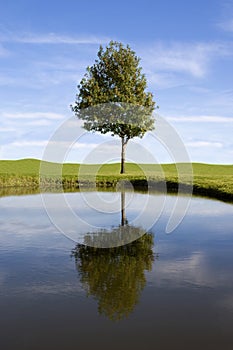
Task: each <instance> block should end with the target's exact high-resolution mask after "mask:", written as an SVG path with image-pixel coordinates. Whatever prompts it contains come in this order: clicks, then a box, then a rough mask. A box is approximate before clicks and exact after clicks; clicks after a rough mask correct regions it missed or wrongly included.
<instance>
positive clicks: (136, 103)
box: [72, 41, 155, 173]
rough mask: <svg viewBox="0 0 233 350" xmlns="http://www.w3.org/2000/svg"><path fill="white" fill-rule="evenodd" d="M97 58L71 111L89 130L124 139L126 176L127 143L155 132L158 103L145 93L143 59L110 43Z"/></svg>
mask: <svg viewBox="0 0 233 350" xmlns="http://www.w3.org/2000/svg"><path fill="white" fill-rule="evenodd" d="M97 56H98V58H97V59H96V60H95V63H94V64H93V65H92V66H90V67H87V71H86V74H85V75H84V77H83V79H82V80H81V82H80V84H79V85H78V94H77V95H76V101H75V104H74V105H73V106H72V110H73V111H74V112H75V114H76V116H77V117H79V118H80V119H82V120H84V128H85V129H86V130H88V131H98V132H101V133H103V134H105V133H108V132H110V133H111V134H112V135H113V136H116V135H117V136H119V137H120V138H121V141H122V154H121V156H122V157H121V159H122V167H121V172H122V173H123V172H124V160H125V149H126V145H127V143H128V141H129V140H130V139H132V138H133V137H143V136H144V134H145V133H146V132H147V131H149V130H153V128H154V117H153V116H152V112H153V110H154V108H155V102H154V101H153V95H152V93H151V92H147V91H146V89H147V81H146V78H145V75H144V74H142V68H141V67H140V66H139V62H140V58H139V57H137V56H136V54H135V52H134V51H133V50H132V49H131V48H130V47H129V45H127V46H124V45H123V44H122V43H118V42H114V41H111V42H110V43H109V45H107V46H106V48H105V49H104V48H103V47H102V46H100V48H99V51H98V54H97ZM90 107H91V108H90Z"/></svg>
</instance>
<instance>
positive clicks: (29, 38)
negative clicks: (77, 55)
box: [0, 33, 110, 45]
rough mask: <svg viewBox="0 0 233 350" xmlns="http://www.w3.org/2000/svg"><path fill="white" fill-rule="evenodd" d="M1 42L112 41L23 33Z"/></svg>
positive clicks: (72, 43) (66, 42)
mask: <svg viewBox="0 0 233 350" xmlns="http://www.w3.org/2000/svg"><path fill="white" fill-rule="evenodd" d="M0 41H1V42H16V43H22V44H68V45H77V44H104V43H107V42H109V41H110V39H109V38H107V37H98V36H94V35H90V36H85V37H84V36H83V37H75V36H66V35H60V34H56V33H47V34H34V33H23V34H7V35H1V36H0Z"/></svg>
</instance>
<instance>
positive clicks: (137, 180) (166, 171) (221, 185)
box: [0, 159, 233, 200]
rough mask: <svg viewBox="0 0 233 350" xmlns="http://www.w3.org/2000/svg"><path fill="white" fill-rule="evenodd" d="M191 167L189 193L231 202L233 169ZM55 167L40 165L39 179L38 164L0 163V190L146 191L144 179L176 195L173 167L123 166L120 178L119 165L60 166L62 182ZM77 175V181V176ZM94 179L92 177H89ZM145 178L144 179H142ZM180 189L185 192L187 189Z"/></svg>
mask: <svg viewBox="0 0 233 350" xmlns="http://www.w3.org/2000/svg"><path fill="white" fill-rule="evenodd" d="M179 166H180V165H179ZM192 166H193V173H194V178H193V192H194V194H199V195H205V196H210V197H214V198H219V199H222V200H233V165H208V164H199V163H194V164H192ZM57 169H58V165H57V164H55V163H44V167H43V170H44V173H45V174H46V175H43V176H42V177H41V179H40V178H39V172H40V161H39V160H36V159H23V160H18V161H0V187H1V188H9V187H24V188H25V187H34V188H36V187H38V186H39V183H40V180H41V182H42V183H43V185H44V186H45V187H59V186H61V184H62V185H63V186H64V187H66V188H71V187H78V186H80V185H90V184H91V182H92V181H93V180H94V181H96V184H97V186H99V187H114V186H116V184H117V182H118V181H119V180H122V179H127V180H130V181H131V183H132V184H133V186H134V187H135V188H142V189H146V187H147V181H145V180H146V177H147V178H149V179H150V180H152V182H153V184H155V185H156V188H157V189H159V187H160V185H161V186H163V185H164V180H166V185H167V188H168V190H169V191H172V192H176V191H177V189H178V174H177V169H176V166H175V164H164V165H162V166H160V165H152V164H146V165H141V166H138V165H136V164H126V171H127V174H124V175H120V174H119V170H120V165H119V164H108V165H104V166H101V167H100V166H99V165H84V166H82V167H81V168H80V165H78V164H64V165H63V167H62V180H61V178H59V177H58V176H56V175H55V174H56V173H57ZM183 169H184V171H183V170H182V166H181V171H180V173H181V177H182V183H184V184H186V186H187V187H188V186H189V183H188V179H186V180H185V166H184V167H183ZM79 170H81V175H80V177H79V180H78V172H79ZM96 173H97V176H96V177H95V176H94V177H93V174H96ZM145 174H146V177H145ZM186 186H184V190H185V188H187V187H186Z"/></svg>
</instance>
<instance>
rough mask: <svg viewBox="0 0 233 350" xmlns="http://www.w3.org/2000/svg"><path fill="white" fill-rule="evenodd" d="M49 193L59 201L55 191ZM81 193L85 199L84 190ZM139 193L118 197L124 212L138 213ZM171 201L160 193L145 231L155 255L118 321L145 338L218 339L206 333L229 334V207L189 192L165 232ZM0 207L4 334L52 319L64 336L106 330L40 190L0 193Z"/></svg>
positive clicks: (75, 204)
mask: <svg viewBox="0 0 233 350" xmlns="http://www.w3.org/2000/svg"><path fill="white" fill-rule="evenodd" d="M49 196H51V198H53V201H54V200H55V199H56V201H55V203H56V204H58V203H59V198H60V197H59V196H60V195H57V194H50V195H49ZM88 196H89V199H90V200H91V197H92V194H91V193H90V194H89V195H88ZM101 196H102V198H104V199H105V200H106V201H108V203H109V202H111V200H112V201H114V200H116V203H115V204H116V207H117V206H118V207H119V208H120V205H119V203H118V202H117V201H119V199H120V198H119V197H118V199H117V196H112V197H111V194H110V193H108V194H107V195H105V194H104V193H102V194H101ZM126 197H127V196H126ZM154 197H155V198H154V199H152V200H154V202H153V203H152V204H153V205H152V204H151V205H150V207H149V208H148V209H147V212H146V213H145V216H144V220H145V221H146V219H147V218H149V217H150V216H152V217H154V216H153V215H154V212H155V211H156V207H155V206H156V205H157V204H158V203H159V202H158V201H157V199H156V196H154ZM111 198H112V199H111ZM144 198H145V196H144V195H142V194H139V193H138V194H137V195H136V196H135V200H134V201H132V202H131V204H130V200H129V197H128V198H126V204H128V206H127V208H126V214H127V218H129V219H131V218H132V219H133V218H134V217H135V215H137V214H138V212H140V210H141V207H142V205H141V201H142V199H144ZM66 199H67V201H68V202H69V204H70V205H72V208H73V210H74V211H77V212H79V213H82V215H84V216H85V217H86V218H89V216H88V215H90V212H91V213H92V215H93V217H92V220H95V219H96V218H95V216H98V215H100V213H98V212H95V211H94V210H91V211H89V209H88V208H87V206H83V202H82V199H81V196H80V194H78V193H76V194H67V195H66ZM92 199H93V198H92ZM175 199H176V197H175V196H168V197H167V200H166V203H165V207H164V210H163V213H162V215H161V217H160V218H159V219H158V221H157V222H156V223H155V225H154V226H153V228H152V230H151V231H152V232H153V234H154V248H153V249H154V252H155V253H156V254H157V255H158V259H155V261H154V263H153V269H152V271H150V272H145V275H146V279H147V286H146V287H145V289H144V291H143V293H142V296H141V299H140V303H139V304H138V305H137V306H136V307H135V311H134V312H133V313H132V315H131V316H130V318H129V319H128V320H126V321H122V327H123V328H124V331H125V327H127V332H128V331H129V332H132V334H138V333H140V336H141V335H143V336H146V337H147V339H148V337H149V336H150V335H152V334H154V336H156V338H157V342H158V341H159V339H160V338H161V337H162V338H163V334H164V332H165V333H166V334H168V333H169V334H171V333H172V332H174V334H176V336H177V337H178V336H179V334H180V339H181V338H182V339H183V335H184V333H183V331H184V329H186V331H187V330H188V331H189V333H187V332H186V334H187V337H188V336H189V335H188V334H190V335H191V336H194V335H195V336H196V334H198V337H202V336H203V337H204V338H205V337H207V338H208V334H207V333H208V332H210V334H214V335H216V337H218V336H219V335H218V333H213V330H215V329H217V330H219V329H220V330H221V332H222V333H221V334H223V335H224V336H225V335H226V334H227V336H229V335H230V334H231V326H230V325H231V322H230V319H232V312H233V278H232V266H233V256H232V251H233V228H232V211H233V206H232V205H229V204H225V203H222V202H218V201H212V200H207V199H200V198H193V199H192V202H191V205H190V208H189V211H188V213H187V215H186V217H185V218H184V220H183V221H182V223H181V224H180V226H179V227H178V228H177V229H176V230H175V231H174V232H173V233H172V234H169V235H166V234H165V233H164V228H165V227H166V223H167V220H168V217H169V215H170V211H171V208H172V207H173V205H174V202H175ZM93 203H96V201H95V199H94V200H93ZM117 203H118V204H117ZM104 205H105V204H104ZM60 209H61V208H60ZM81 209H82V210H81ZM102 209H103V208H102ZM85 211H87V212H88V214H87V212H85ZM59 212H60V213H62V211H61V210H60V211H59ZM0 213H1V217H0V307H1V313H2V315H4V320H3V321H2V323H1V318H0V325H1V324H3V325H4V327H6V328H7V326H6V325H9V326H8V328H7V332H8V333H9V334H11V332H12V329H13V330H14V332H15V333H14V334H15V335H16V336H17V337H18V338H20V337H21V332H22V329H23V330H24V327H25V329H28V327H31V329H32V333H33V334H37V333H36V332H37V329H38V326H39V328H40V330H42V333H43V332H44V334H45V333H46V332H47V330H49V331H50V327H51V325H53V324H58V323H59V322H60V323H59V327H60V328H59V329H62V331H63V332H68V334H69V337H70V335H72V336H73V337H76V336H77V334H78V336H79V337H82V334H85V332H86V331H87V329H88V331H89V330H92V332H93V331H96V332H97V330H96V329H99V331H100V330H101V329H106V328H105V327H109V332H110V333H109V334H111V336H112V334H113V333H111V332H114V331H115V328H114V326H110V323H107V322H106V320H104V319H102V318H100V317H99V318H97V311H96V310H97V306H96V304H95V302H94V301H93V300H92V299H91V298H88V299H86V298H85V293H84V292H82V285H81V284H80V281H79V276H78V273H77V271H76V267H75V262H74V259H73V258H71V256H70V255H71V250H72V249H74V247H75V243H74V242H72V241H70V240H68V239H67V238H66V237H65V236H64V235H62V234H60V233H59V231H58V230H57V229H56V228H55V227H54V226H53V225H52V224H51V222H50V221H49V218H48V216H47V214H46V212H45V210H44V208H43V206H42V202H41V197H40V195H36V196H18V197H5V198H1V199H0ZM94 213H95V215H94ZM101 215H102V214H101ZM104 218H105V219H106V221H104V222H106V224H107V225H110V226H111V225H114V224H115V225H119V223H120V213H119V212H116V213H115V214H111V215H110V216H109V217H108V216H107V215H105V216H104ZM63 219H64V221H65V218H63ZM97 220H99V218H98V219H97ZM102 224H103V223H102ZM25 315H26V316H25ZM190 315H191V316H190ZM216 315H217V318H216V317H215V316H216ZM17 317H18V319H20V320H21V321H20V324H19V322H18V321H17ZM35 318H36V320H37V321H38V323H37V322H35V320H34V319H35ZM14 320H15V321H14ZM40 320H44V321H43V322H42V323H41V321H40ZM138 325H140V327H139V326H138ZM144 325H146V326H144ZM101 327H102V328H101ZM111 327H112V328H111ZM137 327H139V328H137ZM145 327H146V328H145ZM135 329H136V330H137V331H136V333H135ZM71 330H72V331H71ZM117 330H119V328H117ZM205 330H207V333H205ZM56 332H57V329H56ZM148 332H149V333H148ZM203 332H204V333H203ZM8 333H6V334H8ZM97 333H98V332H97ZM97 333H96V334H97ZM56 334H57V333H56ZM130 334H131V333H130ZM206 334H207V335H206ZM69 337H68V338H69ZM98 337H99V333H98ZM211 337H212V336H211ZM220 338H221V337H220ZM220 338H218V340H219V339H220ZM79 339H80V338H79ZM93 339H96V338H95V337H94V338H93ZM135 339H136V338H135ZM163 339H164V338H163Z"/></svg>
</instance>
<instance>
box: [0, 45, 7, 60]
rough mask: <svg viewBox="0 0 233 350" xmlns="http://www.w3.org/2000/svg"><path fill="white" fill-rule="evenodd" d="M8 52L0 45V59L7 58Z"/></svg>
mask: <svg viewBox="0 0 233 350" xmlns="http://www.w3.org/2000/svg"><path fill="white" fill-rule="evenodd" d="M8 55H9V51H8V50H6V49H5V48H4V47H3V46H2V45H1V44H0V57H4V56H8Z"/></svg>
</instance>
